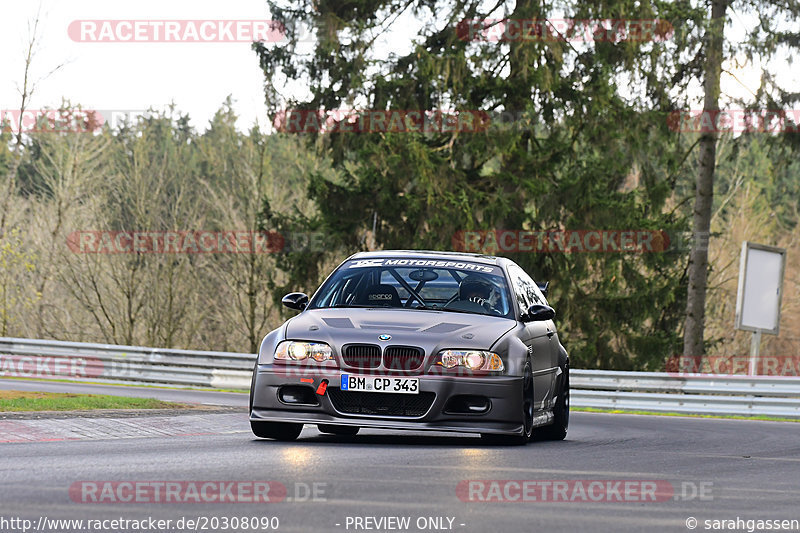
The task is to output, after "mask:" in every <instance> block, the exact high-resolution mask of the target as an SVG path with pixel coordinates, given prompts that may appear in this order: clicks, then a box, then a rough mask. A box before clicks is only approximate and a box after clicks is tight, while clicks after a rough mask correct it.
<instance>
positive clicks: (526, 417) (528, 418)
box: [522, 363, 533, 437]
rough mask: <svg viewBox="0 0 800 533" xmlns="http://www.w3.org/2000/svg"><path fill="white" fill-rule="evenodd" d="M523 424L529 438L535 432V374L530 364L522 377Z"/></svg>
mask: <svg viewBox="0 0 800 533" xmlns="http://www.w3.org/2000/svg"><path fill="white" fill-rule="evenodd" d="M522 423H523V427H524V428H525V435H526V436H528V437H529V436H530V435H531V432H532V431H533V372H532V371H531V365H530V363H526V364H525V371H524V372H523V376H522Z"/></svg>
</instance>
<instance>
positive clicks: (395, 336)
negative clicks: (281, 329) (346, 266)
mask: <svg viewBox="0 0 800 533" xmlns="http://www.w3.org/2000/svg"><path fill="white" fill-rule="evenodd" d="M515 325H516V322H515V321H514V320H510V319H508V318H502V317H492V316H487V315H477V314H468V313H453V312H448V311H421V310H414V309H381V308H370V309H360V308H340V309H311V310H308V311H305V312H303V313H301V314H299V315H297V316H296V317H294V318H292V319H290V320H289V321H287V323H286V338H287V339H290V340H309V341H322V342H325V343H327V344H329V345H330V346H331V347H332V348H333V349H334V350H335V351H336V352H337V353H341V347H342V345H344V344H350V343H367V344H379V345H384V346H392V345H403V346H419V347H420V348H422V349H424V350H425V354H426V355H428V356H430V355H431V354H435V353H438V351H439V350H441V349H445V348H464V349H469V348H472V349H477V350H488V349H490V348H491V347H492V345H493V344H494V343H495V342H496V341H497V340H498V339H499V338H500V337H502V336H503V335H504V334H505V333H506V332H508V331H509V330H510V329H511V328H513V327H514V326H515ZM379 335H391V339H389V340H387V341H381V340H379V339H378V336H379Z"/></svg>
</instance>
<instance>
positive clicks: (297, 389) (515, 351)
mask: <svg viewBox="0 0 800 533" xmlns="http://www.w3.org/2000/svg"><path fill="white" fill-rule="evenodd" d="M546 294H547V284H544V285H541V286H540V285H537V283H535V282H534V281H533V280H532V279H531V278H530V276H528V274H526V273H525V271H524V270H523V269H522V268H520V267H519V266H518V265H517V264H516V263H514V262H513V261H511V260H509V259H506V258H501V257H492V256H485V255H476V254H464V253H452V252H425V251H381V252H363V253H358V254H355V255H353V256H351V257H350V258H348V259H347V260H345V261H344V262H343V263H342V264H341V265H339V267H337V268H336V270H334V271H333V273H332V274H331V275H330V276H329V277H328V278H327V279H326V280H325V281H324V282H323V284H322V285H321V286H320V288H319V289H318V290H317V292H316V293H315V294H314V295H313V296H312V297H311V298H309V297H308V296H307V295H306V294H303V293H296V292H295V293H291V294H287V295H286V296H285V297H284V298H283V304H284V305H285V306H287V307H289V308H291V309H295V310H298V311H300V313H299V314H298V315H297V316H295V317H293V318H291V319H289V320H287V321H286V322H285V323H284V324H283V325H281V326H280V327H279V328H277V329H276V330H274V331H271V332H270V333H269V334H267V335H266V337H265V338H264V340H263V341H262V343H261V346H260V349H259V353H258V360H257V362H256V365H255V368H254V370H253V380H252V384H251V389H250V424H251V427H252V430H253V433H254V434H255V435H256V436H258V437H262V438H271V439H278V440H294V439H296V438H297V437H298V436H299V435H300V432H301V430H302V428H303V424H316V425H317V427H318V428H319V430H320V431H322V432H323V433H333V434H338V435H355V434H356V433H357V432H358V430H359V428H361V427H364V428H383V429H392V430H437V431H459V432H474V433H480V434H481V436H483V437H484V438H485V439H487V440H489V441H494V442H507V443H516V444H522V443H526V442H528V441H530V440H533V439H537V440H538V439H542V440H544V439H548V440H561V439H564V437H565V436H566V434H567V427H568V424H569V357H568V355H567V351H566V350H565V349H564V347H563V346H562V345H561V343H560V341H559V339H558V334H557V333H556V329H555V326H554V324H553V318H554V316H555V311H554V310H553V308H551V307H550V306H548V305H547V300H546Z"/></svg>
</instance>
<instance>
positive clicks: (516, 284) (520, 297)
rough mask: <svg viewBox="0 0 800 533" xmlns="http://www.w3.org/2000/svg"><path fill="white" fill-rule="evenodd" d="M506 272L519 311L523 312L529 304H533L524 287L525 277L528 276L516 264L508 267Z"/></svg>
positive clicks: (525, 284)
mask: <svg viewBox="0 0 800 533" xmlns="http://www.w3.org/2000/svg"><path fill="white" fill-rule="evenodd" d="M508 274H509V277H510V278H511V286H512V287H513V289H514V297H515V298H516V299H517V304H518V305H519V310H520V312H522V313H524V312H525V311H526V310H527V309H528V308H529V307H530V306H531V305H533V301H532V300H531V299H530V297H529V291H528V288H527V287H526V286H527V285H528V283H527V281H526V279H525V278H527V277H528V276H527V275H526V274H525V272H524V271H523V270H522V269H521V268H519V267H518V266H510V267H508Z"/></svg>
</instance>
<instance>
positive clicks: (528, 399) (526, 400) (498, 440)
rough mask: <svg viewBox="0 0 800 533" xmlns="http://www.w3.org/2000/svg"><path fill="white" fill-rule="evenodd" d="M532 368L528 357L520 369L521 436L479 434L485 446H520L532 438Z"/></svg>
mask: <svg viewBox="0 0 800 533" xmlns="http://www.w3.org/2000/svg"><path fill="white" fill-rule="evenodd" d="M533 412H534V400H533V367H532V365H531V359H530V357H529V358H528V359H526V361H525V366H524V367H523V369H522V434H521V435H497V434H494V433H481V439H483V440H484V441H485V442H486V443H487V444H500V445H505V446H521V445H523V444H527V443H528V441H530V440H531V439H532V438H533Z"/></svg>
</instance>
